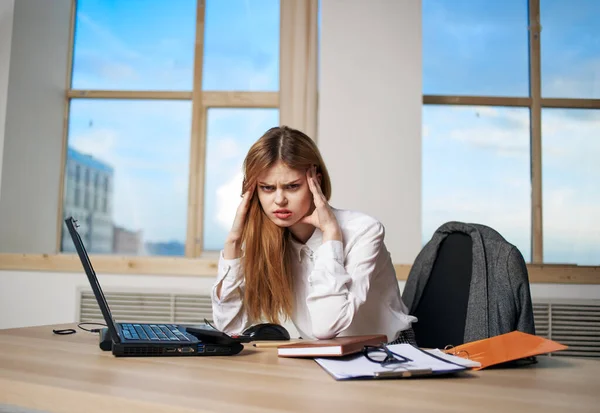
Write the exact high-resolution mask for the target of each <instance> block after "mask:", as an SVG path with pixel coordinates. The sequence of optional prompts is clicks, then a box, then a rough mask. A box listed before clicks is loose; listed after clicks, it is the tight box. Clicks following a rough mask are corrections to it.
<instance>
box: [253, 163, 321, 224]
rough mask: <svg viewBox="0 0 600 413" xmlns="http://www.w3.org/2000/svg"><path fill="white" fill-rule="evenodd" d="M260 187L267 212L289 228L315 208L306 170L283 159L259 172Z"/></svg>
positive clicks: (260, 198) (273, 218)
mask: <svg viewBox="0 0 600 413" xmlns="http://www.w3.org/2000/svg"><path fill="white" fill-rule="evenodd" d="M256 191H257V192H258V200H259V201H260V205H261V206H262V208H263V210H264V211H265V214H267V216H268V217H269V219H270V220H271V221H273V222H274V223H275V224H276V225H278V226H280V227H286V228H289V227H291V226H293V225H294V224H296V223H298V221H300V220H301V219H302V218H304V217H305V216H306V215H307V214H308V213H309V212H312V208H313V196H312V193H311V192H310V189H309V187H308V182H307V181H306V171H302V170H297V169H291V168H289V167H288V166H286V165H285V164H283V163H282V162H281V161H279V162H277V163H276V164H275V165H273V166H272V167H271V168H269V169H267V170H265V171H264V172H263V173H262V174H260V175H259V176H258V180H257V182H256Z"/></svg>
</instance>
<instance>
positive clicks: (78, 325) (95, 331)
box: [77, 323, 106, 333]
mask: <svg viewBox="0 0 600 413" xmlns="http://www.w3.org/2000/svg"><path fill="white" fill-rule="evenodd" d="M85 324H89V325H95V326H102V327H106V324H103V323H79V324H77V327H79V328H80V329H82V330H83V331H87V332H88V333H99V332H100V330H101V329H100V328H90V329H88V328H85V327H82V325H85Z"/></svg>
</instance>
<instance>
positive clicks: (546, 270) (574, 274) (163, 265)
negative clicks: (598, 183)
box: [0, 253, 600, 284]
mask: <svg viewBox="0 0 600 413" xmlns="http://www.w3.org/2000/svg"><path fill="white" fill-rule="evenodd" d="M90 260H91V261H92V263H93V265H94V269H95V270H96V271H97V272H99V273H108V274H143V275H165V276H171V275H172V276H193V277H214V276H216V274H217V264H218V255H217V254H216V253H207V254H206V255H205V256H203V257H200V258H186V257H154V256H153V257H136V256H132V257H127V256H114V255H91V256H90ZM394 267H395V268H396V275H397V278H398V280H400V281H404V280H406V279H407V277H408V274H409V272H410V268H411V265H410V264H395V265H394ZM2 270H4V271H47V272H81V271H82V267H81V262H80V261H79V258H78V257H77V255H75V254H0V271H2ZM527 270H528V272H529V280H530V282H531V283H550V284H600V266H579V265H565V264H527Z"/></svg>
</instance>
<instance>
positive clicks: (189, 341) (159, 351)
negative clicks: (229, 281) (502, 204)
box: [65, 217, 244, 357]
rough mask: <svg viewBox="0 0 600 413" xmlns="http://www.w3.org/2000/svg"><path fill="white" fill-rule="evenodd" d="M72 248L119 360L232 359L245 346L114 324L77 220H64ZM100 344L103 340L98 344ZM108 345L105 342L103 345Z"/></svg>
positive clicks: (173, 327)
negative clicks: (83, 271) (77, 256)
mask: <svg viewBox="0 0 600 413" xmlns="http://www.w3.org/2000/svg"><path fill="white" fill-rule="evenodd" d="M65 223H66V224H67V228H68V229H69V234H70V235H71V239H72V240H73V243H74V244H75V249H76V250H77V254H78V255H79V259H80V260H81V264H82V265H83V269H84V270H85V273H86V275H87V278H88V281H89V283H90V286H91V287H92V290H93V291H94V297H96V301H97V302H98V306H99V307H100V311H101V312H102V316H103V317H104V321H106V325H107V326H108V331H109V333H110V337H111V339H112V354H113V355H115V356H119V357H123V356H125V357H143V356H169V357H176V356H231V355H234V354H238V353H239V352H240V351H242V349H243V348H244V346H243V345H242V344H241V343H235V344H233V345H223V344H213V343H205V342H203V341H201V340H198V338H196V337H195V336H193V335H191V334H189V333H187V332H186V331H185V326H182V325H177V324H154V323H153V324H146V323H135V322H132V323H117V322H116V321H115V320H114V318H113V316H112V314H111V311H110V307H109V306H108V302H107V301H106V298H105V296H104V293H103V292H102V288H101V287H100V282H99V281H98V277H97V276H96V272H95V271H94V268H93V267H92V263H91V262H90V257H89V256H88V254H87V251H86V249H85V246H84V245H83V240H82V239H81V236H80V235H79V233H78V232H77V227H78V225H77V221H76V220H75V219H73V217H69V218H67V219H66V220H65ZM101 343H102V341H101ZM102 345H103V346H105V345H107V344H106V343H104V344H102Z"/></svg>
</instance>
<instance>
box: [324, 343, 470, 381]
mask: <svg viewBox="0 0 600 413" xmlns="http://www.w3.org/2000/svg"><path fill="white" fill-rule="evenodd" d="M386 347H387V348H388V349H389V350H390V351H392V352H394V353H396V354H398V355H401V356H402V357H405V358H408V359H409V360H410V361H409V362H406V363H402V364H398V365H394V366H393V367H386V366H382V365H381V364H379V363H373V362H372V361H370V360H368V359H367V358H366V357H365V356H364V355H363V354H355V355H351V356H346V357H343V358H340V357H335V358H333V357H332V358H323V357H321V358H316V359H315V361H316V362H317V363H318V364H319V365H320V366H321V367H322V368H323V369H324V370H325V371H327V373H329V374H330V375H331V376H332V377H333V378H334V379H336V380H352V379H403V378H412V377H426V376H436V375H447V374H455V373H460V372H463V371H465V370H467V369H468V367H466V364H468V363H466V362H465V360H464V359H462V358H460V357H455V356H452V355H445V357H438V356H436V355H435V354H433V353H430V352H427V351H424V350H421V349H419V348H416V347H414V346H412V345H410V344H390V345H388V346H386Z"/></svg>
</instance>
